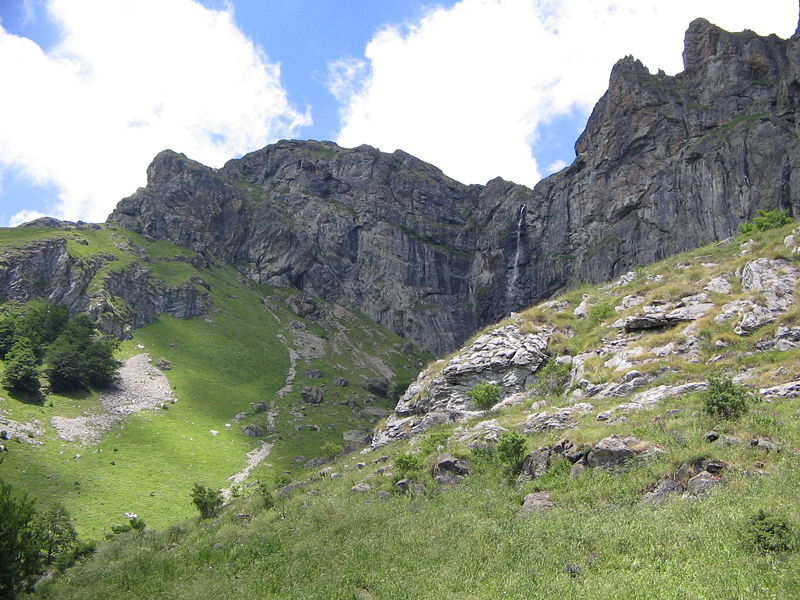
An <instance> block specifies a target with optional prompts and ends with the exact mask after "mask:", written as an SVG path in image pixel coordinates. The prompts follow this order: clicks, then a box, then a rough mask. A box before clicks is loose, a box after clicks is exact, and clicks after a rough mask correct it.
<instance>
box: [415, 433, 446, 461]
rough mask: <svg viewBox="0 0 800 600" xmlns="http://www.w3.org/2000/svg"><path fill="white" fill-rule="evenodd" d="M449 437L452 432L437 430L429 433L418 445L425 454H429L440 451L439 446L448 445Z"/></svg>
mask: <svg viewBox="0 0 800 600" xmlns="http://www.w3.org/2000/svg"><path fill="white" fill-rule="evenodd" d="M449 439H450V434H448V433H447V432H445V431H437V432H436V433H431V434H428V435H426V436H425V437H424V438H422V440H421V441H420V443H419V444H418V446H417V447H418V448H419V451H420V453H421V454H422V455H423V456H428V455H429V454H433V453H434V452H438V451H439V446H446V445H447V440H449Z"/></svg>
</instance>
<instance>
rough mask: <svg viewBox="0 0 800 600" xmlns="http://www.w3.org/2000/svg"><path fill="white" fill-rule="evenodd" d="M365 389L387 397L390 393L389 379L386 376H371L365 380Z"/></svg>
mask: <svg viewBox="0 0 800 600" xmlns="http://www.w3.org/2000/svg"><path fill="white" fill-rule="evenodd" d="M364 389H365V390H367V391H368V392H369V393H370V394H375V395H376V396H380V397H381V398H386V396H388V395H389V380H388V379H386V378H385V377H371V378H369V379H367V380H366V381H365V382H364Z"/></svg>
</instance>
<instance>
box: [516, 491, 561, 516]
mask: <svg viewBox="0 0 800 600" xmlns="http://www.w3.org/2000/svg"><path fill="white" fill-rule="evenodd" d="M553 506H554V504H553V502H552V501H551V500H550V494H549V493H548V492H536V493H533V494H528V495H527V496H525V499H524V500H523V502H522V506H521V507H520V509H519V511H517V516H520V517H524V516H526V515H529V514H530V513H534V512H546V511H548V510H551V509H552V508H553Z"/></svg>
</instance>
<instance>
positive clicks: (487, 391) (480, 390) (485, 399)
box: [467, 381, 500, 409]
mask: <svg viewBox="0 0 800 600" xmlns="http://www.w3.org/2000/svg"><path fill="white" fill-rule="evenodd" d="M467 396H469V398H470V400H472V402H473V403H474V404H475V406H476V407H478V408H483V409H486V408H491V407H492V406H494V405H495V404H497V401H498V400H499V399H500V388H499V387H498V386H496V385H494V384H493V383H489V382H488V381H481V382H480V383H478V384H476V385H474V386H473V387H472V389H471V390H469V391H468V392H467Z"/></svg>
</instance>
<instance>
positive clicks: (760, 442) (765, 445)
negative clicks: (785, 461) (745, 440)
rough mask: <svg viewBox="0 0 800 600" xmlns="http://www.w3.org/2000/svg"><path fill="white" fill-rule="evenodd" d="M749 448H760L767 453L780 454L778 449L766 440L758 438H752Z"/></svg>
mask: <svg viewBox="0 0 800 600" xmlns="http://www.w3.org/2000/svg"><path fill="white" fill-rule="evenodd" d="M750 446H751V447H752V448H760V449H761V450H766V451H767V452H780V448H779V447H778V446H776V445H775V444H773V443H772V442H771V441H769V440H768V439H766V438H762V437H758V438H753V439H752V440H750Z"/></svg>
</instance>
